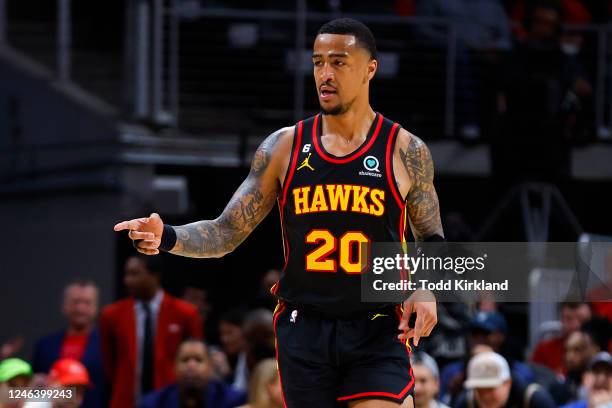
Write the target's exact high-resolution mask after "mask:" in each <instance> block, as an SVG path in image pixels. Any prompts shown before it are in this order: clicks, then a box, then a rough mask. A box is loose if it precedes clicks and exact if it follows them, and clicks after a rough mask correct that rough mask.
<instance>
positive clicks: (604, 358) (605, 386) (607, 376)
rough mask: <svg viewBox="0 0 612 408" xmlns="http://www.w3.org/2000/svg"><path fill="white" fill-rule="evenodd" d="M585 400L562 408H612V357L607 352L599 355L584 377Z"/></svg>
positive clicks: (595, 357)
mask: <svg viewBox="0 0 612 408" xmlns="http://www.w3.org/2000/svg"><path fill="white" fill-rule="evenodd" d="M582 386H583V390H584V394H585V396H584V398H581V399H579V400H578V401H575V402H572V403H569V404H566V405H564V406H562V408H603V407H606V408H609V407H612V356H610V353H608V352H607V351H602V352H599V353H597V354H596V355H595V356H594V357H593V358H592V359H591V361H590V363H589V368H588V370H587V372H586V373H585V375H584V376H583V380H582Z"/></svg>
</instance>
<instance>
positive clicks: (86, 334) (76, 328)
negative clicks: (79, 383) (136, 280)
mask: <svg viewBox="0 0 612 408" xmlns="http://www.w3.org/2000/svg"><path fill="white" fill-rule="evenodd" d="M62 311H63V314H64V316H66V320H67V326H66V327H65V328H62V329H61V330H58V331H56V332H54V333H51V334H49V335H47V336H45V337H43V338H41V339H39V340H38V341H37V342H36V345H35V346H34V357H33V359H32V366H33V370H34V372H35V373H45V374H47V373H48V372H49V370H50V368H51V366H52V365H53V363H55V362H56V361H57V360H59V359H60V358H71V359H75V360H78V361H80V362H81V363H83V365H84V366H85V367H86V368H87V371H88V372H89V376H90V378H91V382H92V385H93V387H90V388H89V389H88V390H87V392H86V393H85V399H84V404H85V405H84V406H86V407H92V408H98V407H100V408H102V407H104V406H106V404H105V399H106V396H105V394H106V386H105V379H104V371H103V369H102V357H101V353H100V335H99V333H98V330H97V329H96V328H95V319H96V316H97V314H98V288H97V287H96V285H95V284H94V283H93V282H91V281H84V280H83V281H75V282H73V283H71V284H69V285H68V286H66V288H65V289H64V300H63V305H62Z"/></svg>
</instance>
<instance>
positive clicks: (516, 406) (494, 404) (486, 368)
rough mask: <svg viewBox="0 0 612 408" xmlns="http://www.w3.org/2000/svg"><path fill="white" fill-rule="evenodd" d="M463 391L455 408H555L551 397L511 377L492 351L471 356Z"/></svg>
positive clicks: (508, 370) (503, 360)
mask: <svg viewBox="0 0 612 408" xmlns="http://www.w3.org/2000/svg"><path fill="white" fill-rule="evenodd" d="M464 386H465V388H466V392H464V393H463V394H462V395H461V396H460V397H459V400H458V401H457V404H456V408H554V407H556V405H555V403H554V401H553V400H552V398H551V397H550V396H549V395H548V393H547V392H546V391H544V390H543V389H542V388H541V387H540V386H539V385H537V384H527V383H525V382H523V381H522V380H521V379H520V378H517V377H513V376H512V374H511V373H510V366H509V365H508V362H507V361H506V359H505V358H504V357H502V356H501V355H500V354H498V353H495V352H484V353H480V354H477V355H476V356H474V357H473V358H472V359H471V360H470V362H469V363H468V367H467V380H466V381H465V383H464Z"/></svg>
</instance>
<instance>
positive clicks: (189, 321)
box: [100, 255, 202, 408]
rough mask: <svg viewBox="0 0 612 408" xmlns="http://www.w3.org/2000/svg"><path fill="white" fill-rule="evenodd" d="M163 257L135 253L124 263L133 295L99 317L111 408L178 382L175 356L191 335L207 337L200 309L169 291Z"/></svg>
mask: <svg viewBox="0 0 612 408" xmlns="http://www.w3.org/2000/svg"><path fill="white" fill-rule="evenodd" d="M160 273H161V268H160V265H159V260H156V259H155V258H147V257H145V256H140V255H135V256H132V257H130V258H128V260H127V261H126V263H125V275H124V283H125V286H126V287H127V290H128V293H129V294H130V296H129V297H128V298H126V299H123V300H120V301H118V302H115V303H113V304H111V305H108V306H106V307H105V308H104V310H103V311H102V314H101V316H100V335H101V342H102V357H103V363H104V368H105V371H106V373H107V376H108V378H109V380H110V383H111V401H110V407H111V408H132V407H134V406H135V404H136V402H137V400H138V399H139V396H141V395H144V394H146V393H148V392H150V391H153V390H155V389H158V388H160V387H163V386H165V385H168V384H170V383H171V382H173V381H174V378H175V374H174V358H175V355H176V350H177V349H178V346H179V344H180V343H181V342H182V341H183V340H185V339H186V338H198V339H200V338H202V321H201V318H200V316H199V314H198V312H197V310H196V308H195V307H194V306H192V305H190V304H188V303H186V302H184V301H182V300H179V299H177V298H175V297H173V296H170V295H169V294H167V293H165V292H164V291H163V290H162V288H161V285H160Z"/></svg>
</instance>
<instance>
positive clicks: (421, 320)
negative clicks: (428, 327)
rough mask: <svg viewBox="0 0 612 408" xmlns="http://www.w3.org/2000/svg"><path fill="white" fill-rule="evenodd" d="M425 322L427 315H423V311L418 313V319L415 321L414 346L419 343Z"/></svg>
mask: <svg viewBox="0 0 612 408" xmlns="http://www.w3.org/2000/svg"><path fill="white" fill-rule="evenodd" d="M424 324H425V317H424V316H422V313H417V319H416V322H415V323H414V339H413V340H412V342H413V343H414V347H417V346H418V345H419V339H420V338H421V333H422V332H423V325H424Z"/></svg>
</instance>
